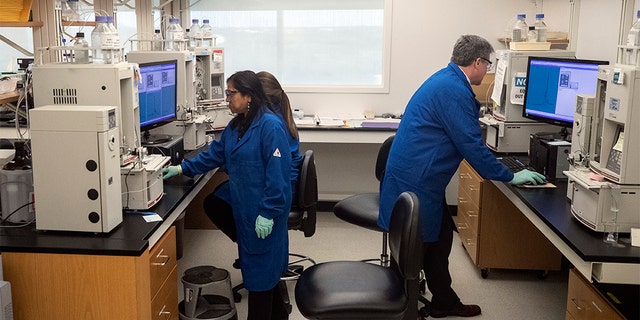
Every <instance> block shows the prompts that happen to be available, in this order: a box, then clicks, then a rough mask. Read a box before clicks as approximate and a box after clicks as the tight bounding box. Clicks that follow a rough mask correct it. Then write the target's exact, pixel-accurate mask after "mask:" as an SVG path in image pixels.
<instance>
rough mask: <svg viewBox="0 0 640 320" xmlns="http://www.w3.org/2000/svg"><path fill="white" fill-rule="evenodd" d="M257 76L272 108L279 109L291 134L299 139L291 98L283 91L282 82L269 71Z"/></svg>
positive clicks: (261, 72)
mask: <svg viewBox="0 0 640 320" xmlns="http://www.w3.org/2000/svg"><path fill="white" fill-rule="evenodd" d="M257 76H258V79H260V82H262V88H263V89H264V93H265V94H266V95H267V99H269V102H271V107H273V108H279V110H277V112H278V113H280V114H281V115H282V120H284V122H285V124H286V125H287V128H288V129H289V134H290V135H291V136H292V137H294V138H298V127H296V123H295V121H294V120H293V113H292V112H291V103H290V102H289V96H287V93H286V92H284V90H283V89H282V86H281V85H280V82H278V79H276V77H275V76H274V75H273V74H271V73H269V72H267V71H260V72H258V73H257Z"/></svg>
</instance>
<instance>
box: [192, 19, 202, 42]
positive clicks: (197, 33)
mask: <svg viewBox="0 0 640 320" xmlns="http://www.w3.org/2000/svg"><path fill="white" fill-rule="evenodd" d="M189 47H191V48H197V47H202V29H200V20H198V19H191V26H190V27H189Z"/></svg>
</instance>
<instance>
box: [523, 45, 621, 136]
mask: <svg viewBox="0 0 640 320" xmlns="http://www.w3.org/2000/svg"><path fill="white" fill-rule="evenodd" d="M603 64H609V62H607V61H597V60H582V59H570V58H550V57H534V56H532V57H529V62H528V65H527V82H526V85H525V92H524V108H523V116H524V117H525V118H529V119H533V120H537V121H540V122H545V123H551V124H554V125H558V126H561V127H563V128H570V127H571V126H572V125H573V115H574V112H575V111H574V109H575V104H576V95H577V94H595V93H596V86H597V83H598V66H599V65H603Z"/></svg>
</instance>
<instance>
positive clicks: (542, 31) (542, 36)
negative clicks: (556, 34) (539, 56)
mask: <svg viewBox="0 0 640 320" xmlns="http://www.w3.org/2000/svg"><path fill="white" fill-rule="evenodd" d="M533 25H534V26H535V27H536V32H537V33H538V42H547V24H546V23H544V13H538V14H536V22H535V23H534V24H533Z"/></svg>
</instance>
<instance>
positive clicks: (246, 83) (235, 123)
mask: <svg viewBox="0 0 640 320" xmlns="http://www.w3.org/2000/svg"><path fill="white" fill-rule="evenodd" d="M228 84H233V87H234V88H236V90H238V93H239V94H242V95H245V96H251V105H250V107H249V111H248V112H247V114H246V115H244V114H239V115H237V116H236V117H235V118H234V119H233V120H231V122H230V123H229V125H230V126H231V128H234V129H235V128H236V127H238V137H242V136H243V135H244V133H245V132H247V129H249V126H250V125H251V122H253V118H255V117H256V114H257V113H258V110H260V109H262V108H265V107H267V104H268V103H269V99H267V96H266V95H265V94H264V90H263V89H262V84H261V83H260V79H258V76H257V75H256V73H255V72H253V71H251V70H245V71H238V72H236V73H234V74H232V75H231V76H230V77H229V78H228V79H227V85H228Z"/></svg>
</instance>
